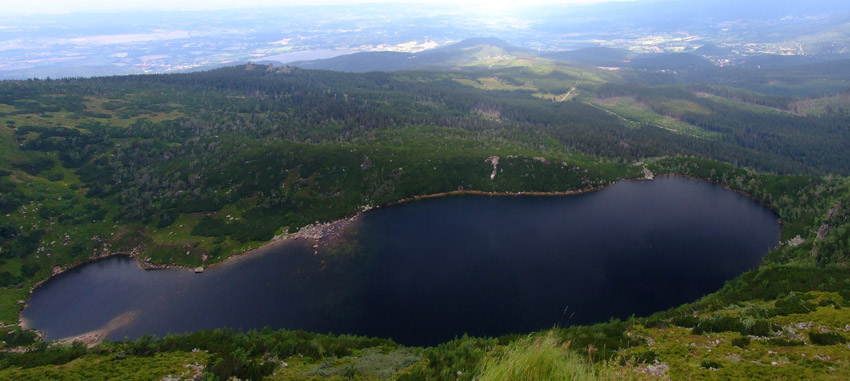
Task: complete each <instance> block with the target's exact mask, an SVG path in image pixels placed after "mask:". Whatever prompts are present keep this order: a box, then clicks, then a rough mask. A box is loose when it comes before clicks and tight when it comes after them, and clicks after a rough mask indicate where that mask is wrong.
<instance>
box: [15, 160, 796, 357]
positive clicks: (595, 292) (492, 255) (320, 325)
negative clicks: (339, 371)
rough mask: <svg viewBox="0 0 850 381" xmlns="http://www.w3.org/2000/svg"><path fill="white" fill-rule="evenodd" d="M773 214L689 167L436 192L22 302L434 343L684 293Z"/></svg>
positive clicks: (521, 329)
mask: <svg viewBox="0 0 850 381" xmlns="http://www.w3.org/2000/svg"><path fill="white" fill-rule="evenodd" d="M779 229H780V227H779V223H778V220H777V217H776V215H775V214H774V213H773V212H772V211H771V210H769V209H768V208H766V207H764V206H762V205H761V204H759V203H757V202H755V201H753V200H751V199H749V198H747V197H744V196H743V195H741V194H738V193H736V192H733V191H730V190H728V189H724V188H723V187H721V186H719V185H716V184H711V183H708V182H704V181H701V180H696V179H690V178H684V177H666V176H665V177H660V178H656V179H655V180H653V181H623V182H619V183H617V184H615V185H613V186H611V187H608V188H606V189H603V190H600V191H596V192H590V193H584V194H579V195H572V196H557V197H556V196H552V197H546V196H522V197H491V196H471V195H469V196H451V197H441V198H434V199H426V200H420V201H414V202H409V203H404V204H401V205H396V206H391V207H385V208H379V209H376V210H373V211H370V212H367V213H365V214H364V215H362V216H361V217H360V218H359V219H358V222H357V223H356V224H354V227H353V228H351V230H350V231H349V232H347V233H346V237H345V238H344V239H342V240H340V241H338V242H337V243H336V244H334V245H332V246H330V247H328V248H323V249H321V250H319V252H318V254H314V252H313V249H312V244H311V243H310V242H308V241H306V240H295V241H287V242H283V243H277V244H274V245H271V246H268V247H266V248H263V249H261V250H258V251H257V252H255V253H252V254H250V255H247V256H243V257H241V258H238V259H235V260H232V261H229V262H226V263H224V264H222V265H220V266H216V267H213V268H211V269H208V270H207V271H206V272H205V273H203V274H194V273H192V272H191V271H188V270H155V271H144V270H141V269H140V268H139V267H138V265H137V264H136V262H135V260H133V259H130V258H127V257H111V258H107V259H104V260H100V261H97V262H93V263H89V264H85V265H82V266H79V267H77V268H74V269H71V270H69V271H67V272H65V273H62V274H60V275H58V276H56V277H55V278H53V279H51V280H49V281H48V282H46V283H45V284H44V285H43V286H42V287H40V288H38V289H37V290H36V291H35V292H34V293H33V295H32V296H31V298H30V300H29V302H28V306H27V308H26V309H25V310H24V311H23V313H22V317H23V318H24V319H26V321H27V323H28V325H29V327H30V328H34V329H39V330H42V331H44V332H45V334H46V338H47V339H59V338H65V337H70V336H75V335H79V334H82V333H86V332H90V331H93V330H97V329H103V330H104V331H103V332H105V333H107V338H108V339H110V340H119V339H123V338H125V337H130V338H136V337H139V336H141V335H144V334H156V335H164V334H166V333H169V332H187V331H193V330H199V329H211V328H219V327H231V328H236V329H245V330H247V329H251V328H262V327H264V326H271V327H273V328H287V329H304V330H308V331H314V332H322V333H326V332H333V333H352V334H359V335H369V336H380V337H391V338H393V339H395V340H396V341H398V342H401V343H404V344H408V345H433V344H437V343H440V342H443V341H446V340H449V339H451V338H453V337H455V336H460V335H463V334H464V333H469V334H470V335H476V336H494V335H501V334H507V333H525V332H530V331H533V330H538V329H546V328H551V327H553V326H556V325H561V326H566V325H571V324H587V323H593V322H598V321H605V320H608V319H610V318H612V317H618V318H624V317H627V316H629V315H632V314H636V315H639V316H640V315H647V314H650V313H652V312H655V311H660V310H663V309H666V308H669V307H673V306H676V305H679V304H682V303H685V302H689V301H693V300H695V299H697V298H699V297H700V296H702V295H705V294H707V293H711V292H713V291H716V290H717V289H719V288H720V287H721V286H722V285H723V282H724V281H726V280H729V279H732V278H734V277H736V276H737V275H739V274H741V273H743V272H745V271H747V270H750V269H753V268H755V267H757V266H758V264H759V263H760V260H761V258H762V257H764V256H765V255H766V254H767V253H768V252H769V250H770V249H771V248H772V247H775V246H776V245H777V243H778V241H779ZM110 322H111V323H110Z"/></svg>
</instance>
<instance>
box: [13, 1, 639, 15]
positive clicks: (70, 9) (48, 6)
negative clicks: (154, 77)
mask: <svg viewBox="0 0 850 381" xmlns="http://www.w3.org/2000/svg"><path fill="white" fill-rule="evenodd" d="M610 1H635V0H522V1H520V2H517V1H516V0H465V1H458V0H353V1H351V0H348V1H346V0H294V1H291V0H290V1H280V0H238V1H234V0H121V1H115V0H108V1H104V0H29V1H8V3H9V4H4V5H3V8H4V9H3V13H4V14H6V15H14V14H63V13H77V12H103V11H107V12H108V11H127V10H168V11H176V10H214V9H233V8H240V9H245V8H255V7H268V6H283V5H340V6H346V5H348V6H356V5H357V4H364V3H373V4H374V3H407V4H434V5H453V6H458V5H461V6H472V7H480V6H487V7H493V8H500V9H508V8H512V7H517V6H533V5H546V4H560V5H571V4H572V5H586V4H594V3H601V2H610ZM517 4H521V5H517Z"/></svg>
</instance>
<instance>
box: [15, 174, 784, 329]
mask: <svg viewBox="0 0 850 381" xmlns="http://www.w3.org/2000/svg"><path fill="white" fill-rule="evenodd" d="M662 176H676V177H686V178H691V179H695V180H701V181H706V182H708V183H711V184H715V185H720V186H722V187H723V188H725V189H728V190H731V191H734V192H736V193H738V194H741V195H743V196H745V197H747V198H749V199H751V200H753V201H756V202H758V203H759V204H760V205H762V206H765V207H767V208H768V209H770V210H771V211H772V212H773V213H774V214H775V215H776V217H777V220H778V222H779V224H780V234H781V227H782V220H781V219H780V218H779V216H778V214H777V213H776V211H774V210H773V209H772V208H771V206H770V205H769V204H766V203H764V202H762V201H760V200H758V199H756V198H755V197H753V196H752V195H751V194H749V193H747V192H744V191H742V190H738V189H734V188H731V187H729V186H728V185H726V184H723V183H720V182H716V181H712V180H710V179H707V178H701V177H696V176H691V175H686V174H680V173H674V172H670V173H665V174H661V175H655V176H654V177H655V178H658V177H662ZM652 180H653V179H652V178H624V179H620V180H618V181H615V182H612V183H610V184H606V185H602V186H596V187H590V188H585V189H580V190H570V191H554V192H541V191H520V192H491V191H480V190H453V191H448V192H440V193H432V194H427V195H419V196H413V197H408V198H403V199H401V200H398V201H394V202H390V203H387V204H383V205H380V206H376V207H366V208H364V209H363V210H362V211H359V212H357V213H355V214H354V215H351V216H348V217H344V218H340V219H337V220H333V221H329V222H325V223H317V224H313V225H307V226H305V227H303V228H301V229H299V230H298V231H297V232H295V233H285V234H281V235H278V236H276V237H274V238H272V239H271V240H270V241H268V242H266V243H263V244H262V245H260V246H259V247H257V248H254V249H250V250H247V251H245V252H242V253H239V254H235V255H232V256H229V257H227V258H225V259H223V260H220V261H217V262H214V263H212V264H210V265H208V266H204V267H202V268H203V270H204V271H205V270H209V269H212V268H216V267H219V266H222V265H224V264H227V263H230V262H231V261H235V260H238V259H240V258H243V257H246V256H248V255H250V254H252V253H255V252H258V251H261V250H267V249H269V248H272V247H276V246H280V245H284V244H286V243H290V242H295V241H297V240H299V239H303V240H307V241H308V242H309V243H312V246H313V253H314V255H317V254H318V250H319V249H320V248H324V247H327V246H329V245H331V244H333V243H335V242H337V241H338V240H339V239H341V238H342V236H343V235H344V233H345V232H347V231H349V230H350V228H351V227H352V226H353V225H354V224H356V223H357V220H358V219H359V218H360V216H362V215H363V214H365V213H367V212H369V211H371V210H375V209H380V208H385V207H390V206H397V205H401V204H405V203H408V202H413V201H418V200H425V199H433V198H440V197H450V196H463V195H477V196H491V197H506V196H512V197H522V196H533V197H541V196H552V197H557V196H572V195H580V194H585V193H590V192H596V191H601V190H604V189H606V188H608V187H610V186H613V185H615V184H618V183H620V182H622V181H652ZM780 244H781V242H780ZM775 249H776V248H774V250H775ZM140 251H141V247H136V248H134V249H133V250H131V251H129V252H126V251H121V252H113V253H107V254H104V255H100V256H97V257H92V258H88V259H86V260H83V261H80V262H77V263H75V264H73V265H70V266H67V267H54V269H53V273H52V274H51V275H50V276H49V277H48V278H46V279H43V280H41V281H39V282H37V283H35V284H34V285H33V286H32V287H31V288H30V290H29V292H28V294H27V300H26V302H25V303H24V304H23V306H22V308H21V310H20V311H19V312H18V325H19V326H20V327H21V328H22V329H27V326H28V324H27V322H26V321H25V319H23V317H22V313H23V310H24V309H26V308H27V306H28V304H29V299H30V297H31V295H32V294H33V293H34V292H35V290H37V289H38V288H39V287H41V286H42V285H44V284H45V283H46V282H47V281H49V280H51V279H53V278H54V277H56V276H58V275H60V274H62V273H64V272H66V271H68V270H71V269H74V268H77V267H79V266H82V265H85V264H88V263H91V262H96V261H100V260H103V259H107V258H109V257H113V256H126V257H130V258H133V259H135V262H136V263H137V265H138V266H139V267H140V268H141V269H142V270H167V269H174V270H187V271H195V269H196V268H195V267H190V266H183V265H165V264H151V263H150V262H147V261H144V260H143V258H144V257H143V256H142V253H141V252H140Z"/></svg>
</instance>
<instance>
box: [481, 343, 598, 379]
mask: <svg viewBox="0 0 850 381" xmlns="http://www.w3.org/2000/svg"><path fill="white" fill-rule="evenodd" d="M568 346H569V345H568V344H565V343H563V342H560V341H559V340H558V339H557V338H556V337H553V336H552V335H546V336H540V337H528V338H524V339H521V340H518V341H516V342H514V343H512V344H511V345H510V346H509V347H508V348H507V350H505V352H504V353H503V354H501V355H500V356H492V357H489V358H487V359H486V360H485V362H484V365H483V368H482V372H481V376H480V378H479V379H480V380H482V381H488V380H494V381H495V380H499V381H501V380H574V381H579V380H599V379H600V378H599V376H598V375H597V374H596V372H594V370H593V368H592V366H591V365H590V364H588V363H586V362H585V361H584V360H582V359H581V357H580V356H579V355H578V354H575V353H573V352H570V351H568V350H567V348H568Z"/></svg>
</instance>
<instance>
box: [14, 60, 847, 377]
mask: <svg viewBox="0 0 850 381" xmlns="http://www.w3.org/2000/svg"><path fill="white" fill-rule="evenodd" d="M782 70H784V69H782ZM818 70H821V74H822V75H825V76H828V77H830V78H835V79H839V80H842V81H847V80H850V77H848V76H847V74H846V73H845V71H846V70H845V69H844V68H843V67H840V66H830V65H826V64H824V65H821V66H819V67H818ZM740 73H741V74H740V75H742V76H743V75H745V71H741V72H740ZM777 73H779V72H777ZM780 74H781V73H780ZM771 75H772V74H770V73H763V72H758V73H756V74H752V75H750V76H749V77H747V78H748V80H747V81H742V82H741V85H740V86H737V87H736V86H734V84H732V83H728V81H726V82H723V83H721V82H720V81H715V80H713V79H712V77H711V76H708V75H703V76H702V77H701V79H702V80H701V81H692V80H680V79H681V78H679V79H675V78H674V79H671V77H669V75H668V74H663V73H657V72H654V71H651V70H631V71H620V72H614V71H605V70H599V69H595V68H575V67H568V66H562V65H560V64H553V63H551V62H550V61H545V62H542V63H539V62H538V63H534V64H521V65H513V66H510V67H496V68H493V69H485V68H482V67H469V68H466V69H464V70H457V71H446V72H428V71H401V72H395V73H377V72H373V73H363V74H355V73H338V72H329V71H311V70H302V69H297V68H292V67H275V66H263V65H254V64H247V65H241V66H235V67H227V68H222V69H217V70H212V71H207V72H198V73H189V74H171V75H143V76H117V77H102V78H91V79H61V80H28V81H4V82H0V213H2V215H3V216H4V218H3V219H2V221H0V321H2V322H3V323H5V324H12V325H13V324H15V323H17V322H18V312H19V311H20V309H21V308H22V307H23V301H24V300H25V299H26V298H27V295H28V292H29V291H30V289H31V288H32V287H33V286H34V285H36V284H37V283H38V282H41V281H43V280H45V279H47V278H49V277H50V276H51V275H52V274H55V273H57V272H59V271H62V270H63V269H67V268H69V267H71V266H74V265H76V264H79V263H82V262H85V261H89V260H92V259H94V258H99V257H102V256H105V255H110V254H115V253H131V254H133V255H135V256H137V258H138V260H139V261H140V263H142V264H143V265H145V266H147V267H159V266H184V267H197V266H208V265H210V264H213V263H216V262H219V261H222V260H224V259H226V258H228V257H230V256H233V255H235V254H240V253H243V252H245V251H248V250H250V249H252V248H256V247H258V246H260V245H262V244H264V243H266V242H269V241H270V240H273V239H275V238H282V237H285V236H286V235H287V234H289V233H294V232H297V231H298V230H299V229H301V228H304V227H305V226H308V225H311V224H315V223H322V222H329V221H334V220H338V219H340V218H344V217H349V216H352V215H355V214H357V213H359V212H361V211H363V210H366V209H369V208H371V207H374V206H381V205H386V204H390V203H394V202H397V201H399V200H402V199H406V198H411V197H415V196H421V195H428V194H436V193H444V192H451V191H458V190H461V191H463V190H471V191H483V192H496V193H515V192H532V191H533V192H564V193H566V192H576V191H583V190H590V189H595V188H599V187H604V186H606V185H609V184H612V183H614V182H616V181H619V180H623V179H635V178H643V177H644V176H645V172H644V170H648V171H651V172H655V174H663V173H677V174H683V175H689V176H694V177H699V178H704V179H708V180H711V181H714V182H718V183H721V184H724V185H726V186H728V187H730V188H733V189H736V190H739V191H742V192H745V193H747V194H749V195H750V196H751V197H753V198H755V199H757V200H759V201H761V202H763V203H765V204H767V205H769V206H770V207H771V208H773V209H774V210H775V211H776V212H777V214H778V215H779V217H780V219H781V221H782V223H783V229H782V241H783V244H782V245H781V246H780V247H779V248H778V249H777V250H775V251H774V252H772V253H771V254H770V255H769V256H768V257H767V258H766V259H765V260H764V266H763V267H762V268H760V269H758V270H754V271H753V272H750V273H748V274H745V275H744V276H742V277H740V278H738V279H736V280H734V281H731V282H729V283H728V284H727V285H726V286H725V287H724V288H723V289H722V290H721V291H719V292H718V293H717V294H712V295H709V296H707V297H706V298H704V299H702V300H700V301H697V302H695V303H693V304H690V305H687V306H683V307H680V308H677V309H674V310H671V311H667V312H661V313H659V314H656V315H653V316H651V317H647V318H633V319H629V320H628V321H626V322H620V321H612V322H610V323H606V324H602V325H597V326H592V327H568V328H563V329H561V328H558V329H554V330H553V331H551V332H548V333H539V335H538V336H540V337H537V338H525V339H521V340H520V338H519V337H514V336H511V337H503V338H499V339H477V338H466V337H465V338H461V339H457V340H455V341H453V342H450V343H446V344H443V345H441V346H439V347H435V348H428V349H419V348H403V347H401V346H399V345H397V344H394V343H392V342H390V341H388V340H382V339H365V338H351V337H347V336H342V337H333V336H319V335H314V334H308V333H297V332H295V333H293V332H267V331H264V332H258V333H250V334H235V333H232V332H201V333H196V334H189V335H184V336H176V337H169V338H165V339H145V340H142V341H139V342H135V343H117V344H105V345H102V346H98V347H95V348H94V349H86V348H84V347H82V346H70V347H63V346H51V345H47V344H44V343H36V344H33V342H34V341H36V342H37V341H38V340H37V337H36V336H35V335H34V334H33V333H31V332H29V331H20V329H19V328H18V327H14V326H10V327H7V328H4V331H3V335H4V336H3V337H4V338H5V348H10V347H17V346H23V347H27V348H29V349H28V350H31V351H29V352H27V353H12V352H3V353H2V354H0V368H3V369H2V370H0V374H4V375H5V376H6V377H11V378H17V377H19V376H22V375H24V374H27V372H33V373H31V374H34V375H37V377H53V376H57V375H61V374H62V373H61V371H60V370H58V369H56V368H54V367H53V366H54V365H62V364H65V365H63V366H68V367H70V368H73V370H72V371H73V372H78V373H73V374H74V377H79V378H85V377H97V376H96V374H98V373H97V372H108V370H105V369H108V368H107V367H112V366H114V367H117V368H116V369H118V370H120V371H127V372H130V371H133V372H135V371H140V370H137V368H138V367H139V364H140V363H145V364H153V363H156V364H157V366H156V367H151V368H150V369H148V371H149V372H150V373H149V374H150V375H155V376H156V377H158V378H161V377H163V376H165V375H166V374H169V373H173V372H176V371H177V370H179V371H180V372H183V370H182V368H179V366H177V365H180V364H187V363H192V364H200V365H203V366H202V367H201V368H198V369H201V370H198V372H203V371H204V370H203V369H206V371H207V372H208V374H209V375H215V376H218V377H220V378H222V379H226V378H228V377H229V376H233V375H235V376H237V377H240V378H246V377H249V378H250V377H259V376H263V375H272V374H276V375H277V376H278V377H281V378H293V377H294V378H297V377H304V378H309V377H326V376H327V377H331V376H334V377H340V378H351V377H354V375H360V376H362V377H366V378H380V377H384V376H393V377H401V378H404V377H411V378H412V379H422V378H426V379H427V378H430V379H448V378H460V379H471V378H472V377H477V376H478V375H482V374H491V373H492V372H496V371H497V370H498V369H500V368H499V367H500V366H501V365H500V364H501V362H503V361H506V360H505V359H507V358H509V357H510V356H522V355H523V353H525V354H528V353H538V352H539V353H538V354H540V353H543V354H545V353H549V352H546V351H547V350H549V349H551V350H554V351H555V352H552V353H562V352H564V353H567V352H569V353H579V354H580V356H577V355H571V356H573V357H575V358H573V357H569V359H570V361H572V362H575V364H578V365H575V364H573V365H575V366H579V367H586V371H587V372H589V373H588V374H591V375H595V376H603V377H612V378H619V377H621V376H623V375H625V374H631V375H633V376H635V377H638V376H640V375H645V374H647V373H640V372H642V371H646V370H647V369H649V368H648V367H650V366H657V365H658V363H656V362H655V361H659V362H660V363H663V364H665V366H667V368H666V370H665V371H664V372H667V373H664V374H666V375H667V376H673V377H674V378H695V377H710V376H711V374H710V373H706V372H709V370H708V369H710V368H713V369H720V371H721V372H727V373H718V374H720V375H722V376H728V377H734V376H737V375H740V373H735V372H742V370H741V369H744V368H743V365H742V367H739V368H734V369H733V368H732V366H731V365H730V364H731V363H732V362H736V363H737V362H738V361H741V364H744V363H752V362H753V361H755V362H765V361H766V363H767V364H770V363H771V362H775V361H774V360H776V358H778V357H780V355H777V353H780V354H781V355H782V356H786V357H783V358H784V360H778V361H780V362H781V361H785V363H784V364H790V365H789V366H788V367H784V368H771V367H770V365H768V366H767V368H765V369H763V370H761V371H764V372H767V373H764V374H765V375H767V374H775V375H778V376H785V377H794V376H795V375H798V373H795V372H798V371H805V372H808V373H805V374H807V375H812V376H821V375H824V374H827V373H828V369H830V367H831V368H834V369H838V371H840V372H844V373H842V374H846V372H850V368H848V367H847V365H846V364H848V363H850V362H848V361H850V352H848V351H847V349H846V347H845V346H844V342H846V340H847V338H848V337H850V336H847V333H846V332H845V331H846V328H843V326H842V325H841V324H839V323H840V322H845V323H846V319H845V320H842V319H844V316H843V314H845V312H844V311H845V310H846V308H847V307H848V306H850V305H849V304H847V303H848V302H847V301H848V300H850V283H848V282H850V277H848V276H847V275H846V270H847V269H846V263H847V260H848V255H850V249H849V248H850V240H849V239H848V237H850V236H849V235H848V234H850V230H848V229H850V228H848V224H847V215H848V214H847V211H846V208H847V205H850V188H848V187H850V182H848V180H847V178H846V177H845V176H847V175H848V174H850V159H848V155H847V154H846V153H847V152H850V112H848V110H850V102H846V100H847V99H848V98H847V97H846V96H843V95H842V94H844V95H846V94H845V93H843V92H837V91H835V89H834V88H832V87H831V86H826V87H824V88H820V90H817V89H818V87H817V81H814V82H811V81H809V79H810V78H808V77H806V78H803V77H801V78H798V80H797V81H795V82H794V84H793V86H791V85H787V86H786V85H783V84H778V85H775V88H774V90H775V91H770V92H767V91H764V89H763V86H762V84H761V81H762V80H766V79H765V78H770V77H771ZM776 75H779V74H776ZM842 83H843V82H842ZM783 86H784V87H783ZM795 88H797V89H804V90H801V91H798V92H795V91H794V89H795ZM800 306H804V308H803V307H800ZM795 314H796V315H795ZM808 321H815V323H814V325H812V324H809V325H808V326H805V327H804V328H799V327H798V328H794V329H796V331H795V332H796V333H794V334H791V333H788V332H789V331H788V330H787V329H786V328H787V327H797V325H796V324H798V323H800V322H808ZM801 332H805V335H803V333H801ZM798 334H799V335H798ZM806 335H807V336H806ZM676 340H684V341H688V342H695V343H699V344H694V345H695V347H696V346H705V345H709V344H705V343H704V342H714V341H717V343H716V344H710V345H713V347H712V348H720V349H717V350H715V351H714V352H711V351H708V352H705V351H703V349H704V348H703V347H699V348H703V349H699V350H697V349H694V350H691V352H688V353H690V354H688V353H685V352H687V350H683V349H681V348H682V347H681V346H676V345H674V344H673V343H674V342H675V341H676ZM653 342H654V343H656V345H655V346H653V344H652V343H653ZM745 342H746V343H745ZM565 343H570V344H568V345H567V344H565ZM721 343H722V344H721ZM838 344H840V345H838ZM820 346H826V347H823V348H827V349H828V351H825V352H823V353H821V352H818V351H819V350H820V348H822V347H820ZM196 348H200V349H201V351H194V350H193V349H196ZM705 348H708V347H705ZM736 348H737V349H736ZM746 348H750V349H749V350H748V349H746ZM529 351H531V352H529ZM535 351H537V352H535ZM770 352H773V353H770ZM789 353H790V354H789ZM721 354H722V356H721ZM801 354H802V355H805V356H808V357H805V356H801ZM733 355H734V356H737V360H735V359H734V358H735V357H734V356H733ZM689 356H690V357H689ZM814 356H822V357H823V356H827V357H829V359H828V360H813V358H815V357H814ZM556 357H557V356H556ZM792 357H793V358H792ZM558 358H559V359H560V357H558ZM364 359H368V360H369V361H373V362H374V363H369V364H364V363H363V362H364V361H366V360H364ZM837 359H842V361H843V362H841V363H838V362H837ZM72 360H73V361H72ZM557 361H561V360H557ZM287 362H288V363H291V364H294V365H293V366H292V367H288V365H282V364H284V363H287ZM110 364H111V365H110ZM175 364H177V365H175ZM358 364H359V365H358ZM376 364H377V365H376ZM653 364H655V365H653ZM502 365H503V364H502ZM358 366H359V367H358ZM747 366H750V365H747ZM204 367H205V368H204ZM376 367H377V368H376ZM751 367H752V366H751ZM92 369H94V370H92ZM175 369H177V370H175ZM193 369H194V368H193ZM582 369H585V368H582ZM653 369H655V368H653ZM723 369H725V370H723ZM735 369H737V370H735ZM760 369H761V368H760ZM118 370H115V369H113V371H116V372H118ZM770 371H776V372H777V373H769V372H770ZM4 372H5V373H4ZM86 372H94V373H86ZM140 372H141V371H140ZM158 372H161V373H162V374H160V373H158ZM311 372H312V373H311ZM322 372H325V373H322ZM487 372H490V373H487ZM650 373H651V372H650ZM115 374H119V373H115ZM495 374H498V373H495ZM66 375H67V374H66ZM3 377H4V376H0V378H3ZM493 377H495V378H498V376H493Z"/></svg>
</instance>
